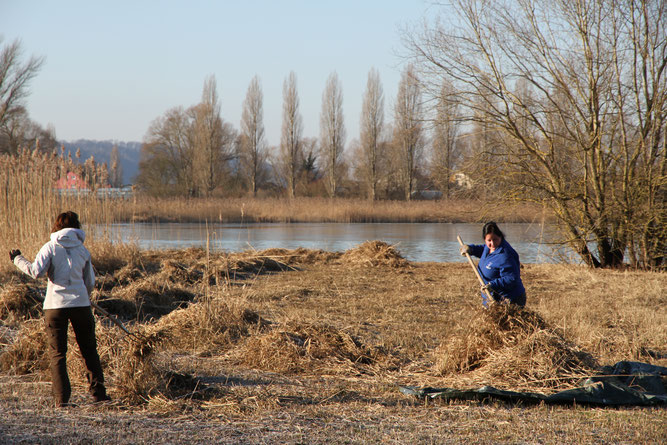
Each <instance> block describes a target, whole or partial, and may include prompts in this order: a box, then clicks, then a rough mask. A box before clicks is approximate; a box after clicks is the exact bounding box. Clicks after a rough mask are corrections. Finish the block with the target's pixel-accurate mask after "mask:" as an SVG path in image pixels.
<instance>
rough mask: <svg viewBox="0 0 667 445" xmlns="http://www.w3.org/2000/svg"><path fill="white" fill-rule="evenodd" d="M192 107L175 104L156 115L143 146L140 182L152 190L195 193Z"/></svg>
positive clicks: (150, 191) (142, 186)
mask: <svg viewBox="0 0 667 445" xmlns="http://www.w3.org/2000/svg"><path fill="white" fill-rule="evenodd" d="M193 121H194V116H193V111H192V109H190V110H187V111H186V110H184V109H183V107H176V108H172V109H170V110H168V111H167V112H165V114H164V115H162V116H160V117H158V118H157V119H155V120H154V121H153V122H152V123H151V125H150V127H149V128H148V132H147V135H146V140H145V142H144V144H143V146H142V147H141V160H140V161H139V174H138V177H137V184H138V185H139V186H140V187H141V188H142V189H144V190H145V191H147V192H149V193H151V194H157V195H159V194H179V195H188V196H191V195H192V194H194V174H193V164H192V158H193V146H194V143H193V140H192V139H193V136H192V122H193Z"/></svg>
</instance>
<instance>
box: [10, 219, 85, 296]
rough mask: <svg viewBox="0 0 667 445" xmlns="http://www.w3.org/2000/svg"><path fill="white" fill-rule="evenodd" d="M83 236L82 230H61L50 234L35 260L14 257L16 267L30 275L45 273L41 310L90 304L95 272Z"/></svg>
mask: <svg viewBox="0 0 667 445" xmlns="http://www.w3.org/2000/svg"><path fill="white" fill-rule="evenodd" d="M85 238H86V234H85V233H84V232H83V230H81V229H71V228H67V229H62V230H59V231H58V232H54V233H52V234H51V241H49V242H48V243H46V244H44V246H42V248H41V249H40V250H39V253H38V254H37V256H36V257H35V262H34V263H31V262H30V261H28V260H27V259H26V258H25V257H24V256H23V255H18V256H16V258H14V264H15V265H16V267H18V268H19V269H21V271H23V272H24V273H26V274H28V275H30V276H31V277H33V278H37V277H41V276H44V274H45V273H46V275H47V276H48V278H49V283H48V285H47V287H46V299H45V300H44V309H62V308H69V307H81V306H90V298H89V295H90V292H92V290H93V287H94V286H95V273H94V272H93V265H92V262H91V259H90V252H88V249H86V248H85V247H84V245H83V241H84V240H85Z"/></svg>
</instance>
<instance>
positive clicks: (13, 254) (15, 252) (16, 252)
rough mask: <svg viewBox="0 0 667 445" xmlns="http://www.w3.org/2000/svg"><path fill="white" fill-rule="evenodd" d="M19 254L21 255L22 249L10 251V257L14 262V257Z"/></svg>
mask: <svg viewBox="0 0 667 445" xmlns="http://www.w3.org/2000/svg"><path fill="white" fill-rule="evenodd" d="M19 255H21V251H20V250H18V249H14V250H10V251H9V258H10V259H11V260H12V263H13V262H14V258H16V257H17V256H19Z"/></svg>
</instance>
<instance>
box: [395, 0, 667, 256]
mask: <svg viewBox="0 0 667 445" xmlns="http://www.w3.org/2000/svg"><path fill="white" fill-rule="evenodd" d="M454 3H455V5H454V6H455V7H454V8H453V10H455V11H456V12H457V15H456V17H455V18H453V20H454V22H453V23H451V24H450V26H447V25H444V24H442V25H441V24H440V23H442V22H440V23H439V24H436V25H433V26H427V27H426V28H425V29H424V31H423V32H421V33H415V34H413V35H412V36H409V40H408V44H409V46H410V48H411V51H412V53H413V54H414V55H415V57H416V59H417V60H418V62H419V66H420V68H421V77H422V78H423V79H425V80H428V81H430V82H431V86H434V85H437V84H440V83H441V80H442V79H443V78H445V79H449V80H451V81H452V82H453V83H454V85H455V88H456V90H457V98H458V102H459V103H461V104H476V103H480V102H486V106H484V107H479V108H478V109H477V110H475V109H470V108H468V109H467V110H466V115H467V118H468V120H469V121H470V122H478V123H480V124H481V123H483V124H485V125H488V126H490V127H491V128H492V129H493V130H494V131H495V132H496V133H497V135H498V136H499V137H501V138H503V142H504V143H502V144H499V145H498V149H499V150H498V151H497V152H496V153H494V162H495V163H496V164H495V165H497V166H499V167H501V169H500V172H501V173H494V174H496V175H498V176H499V177H500V176H502V178H503V179H504V180H505V181H506V182H507V183H508V184H509V185H510V187H509V188H508V189H509V190H510V191H511V193H512V194H511V197H512V198H514V199H524V200H537V201H540V202H545V203H546V204H547V205H548V206H549V207H550V208H551V210H552V211H553V212H554V214H555V215H556V217H557V218H558V220H559V227H560V228H561V231H562V234H563V241H564V242H567V243H568V244H569V246H570V247H571V248H572V249H573V250H574V251H575V252H577V253H578V254H579V256H580V257H581V259H582V260H583V261H584V262H585V263H586V264H588V265H590V266H596V267H614V266H617V265H620V264H622V262H623V261H624V259H625V258H628V257H629V261H630V263H631V264H634V265H637V266H639V267H647V268H652V267H658V268H664V267H665V255H666V254H665V252H667V224H665V221H666V220H667V208H666V202H667V199H666V193H667V191H666V188H667V179H666V175H667V171H666V169H667V161H666V160H665V158H666V153H665V151H666V150H665V146H666V142H665V138H666V136H667V134H666V133H667V131H666V122H667V35H666V34H667V26H665V25H666V23H665V21H666V16H665V15H666V14H667V10H666V8H665V1H664V0H558V1H547V0H516V1H502V2H500V1H499V2H488V1H483V0H457V1H455V2H454ZM527 93H528V94H527Z"/></svg>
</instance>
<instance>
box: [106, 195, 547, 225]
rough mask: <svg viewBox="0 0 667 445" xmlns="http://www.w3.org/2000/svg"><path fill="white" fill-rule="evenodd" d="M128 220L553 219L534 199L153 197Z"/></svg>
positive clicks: (128, 213) (120, 215) (137, 204)
mask: <svg viewBox="0 0 667 445" xmlns="http://www.w3.org/2000/svg"><path fill="white" fill-rule="evenodd" d="M116 218H117V219H118V220H122V221H179V222H192V221H197V222H199V221H202V222H203V221H209V222H341V223H352V222H361V223H367V222H471V221H474V222H482V221H487V220H489V219H494V220H496V221H501V222H535V221H542V218H546V219H547V221H548V220H549V218H550V215H549V214H546V215H544V214H543V212H542V208H541V207H540V206H536V205H530V204H512V205H511V210H509V211H508V207H507V204H505V205H504V206H503V207H502V208H500V207H499V206H495V205H491V204H489V203H485V202H482V201H479V200H475V199H450V200H440V201H368V200H363V199H343V198H335V199H325V198H305V197H304V198H294V199H284V198H225V199H222V198H208V199H185V198H159V199H158V198H150V197H139V198H137V199H136V200H135V201H133V202H128V203H126V204H124V205H121V206H119V207H118V209H117V213H116Z"/></svg>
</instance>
